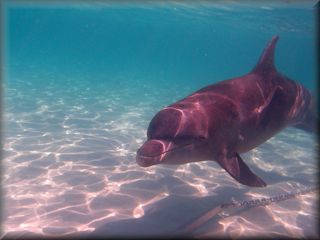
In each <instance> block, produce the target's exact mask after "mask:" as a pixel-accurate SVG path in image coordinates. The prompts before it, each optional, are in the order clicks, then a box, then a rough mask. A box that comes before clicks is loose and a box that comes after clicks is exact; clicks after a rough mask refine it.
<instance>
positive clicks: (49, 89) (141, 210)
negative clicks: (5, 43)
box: [2, 80, 318, 238]
mask: <svg viewBox="0 0 320 240" xmlns="http://www.w3.org/2000/svg"><path fill="white" fill-rule="evenodd" d="M71 82H72V81H70V83H69V84H68V83H66V86H65V87H63V88H62V87H61V86H60V87H59V86H57V85H56V84H54V83H51V84H50V83H48V84H46V85H45V86H36V85H33V84H32V82H31V83H30V82H29V83H26V82H25V81H20V80H17V82H16V84H12V85H10V86H6V87H5V101H4V105H5V111H4V140H3V142H4V149H3V157H4V159H3V162H2V164H3V178H2V186H3V194H4V197H3V210H4V211H3V214H4V222H3V233H2V236H4V235H6V236H13V235H16V236H25V234H30V233H33V234H38V235H39V236H40V235H45V236H66V235H69V234H74V233H76V234H80V235H82V234H89V235H90V234H95V235H96V236H100V235H101V236H142V235H143V236H146V235H150V236H160V235H164V236H168V235H172V234H179V232H180V231H181V229H183V226H185V225H186V224H188V223H190V221H191V222H192V220H193V219H195V218H196V217H198V216H201V215H202V214H204V213H205V212H208V211H209V210H210V209H213V208H215V207H217V206H218V205H220V204H223V203H228V202H230V201H231V200H232V199H233V200H237V201H241V200H244V199H248V200H250V199H256V198H263V197H272V196H276V195H278V194H284V193H288V192H291V191H296V190H303V189H306V188H307V187H312V186H315V184H317V179H316V175H317V173H318V169H317V164H316V151H315V149H316V147H317V143H316V137H315V135H311V134H309V133H305V132H303V131H301V130H298V129H294V128H287V129H285V130H284V131H282V132H281V133H279V134H278V135H276V136H275V137H273V138H272V139H270V140H269V141H267V142H266V143H264V144H263V145H261V146H259V147H258V148H256V149H254V150H252V151H250V152H248V153H246V154H242V157H243V159H244V161H245V162H246V163H247V164H248V165H249V166H250V168H251V169H252V170H253V171H254V172H255V173H256V174H257V175H258V176H260V177H261V178H262V179H264V180H265V182H267V183H268V186H267V187H266V188H249V187H246V186H243V185H241V184H239V183H237V182H236V181H234V180H233V179H232V178H231V177H230V176H229V175H228V174H227V173H226V172H225V171H224V170H223V169H221V168H220V167H219V166H218V164H217V163H215V162H213V161H206V162H198V163H190V164H185V165H180V166H165V165H158V166H152V167H149V168H141V167H139V166H138V165H137V164H136V162H135V152H136V150H137V149H138V148H139V146H140V145H141V144H142V143H143V141H144V140H145V138H146V128H147V126H148V122H149V121H150V119H151V117H152V116H153V114H154V113H155V112H157V111H158V110H159V109H160V108H161V107H163V106H164V105H163V102H168V103H170V102H172V101H174V100H175V99H174V98H175V97H176V96H177V95H175V94H177V93H174V92H173V90H171V92H168V91H167V89H166V88H164V89H163V90H158V91H157V92H155V91H154V89H153V90H152V89H148V87H147V86H140V88H139V89H138V88H137V89H132V88H120V87H119V88H117V89H118V90H114V89H110V87H109V88H108V86H104V85H103V84H100V85H99V84H97V85H95V86H93V85H92V84H90V83H83V84H82V85H81V84H80V85H77V86H73V85H72V84H71ZM161 91H162V92H161ZM137 96H139V97H137ZM146 100H148V101H146ZM161 101H162V103H159V102H161ZM317 202H318V194H317V192H309V193H306V194H303V195H300V196H297V197H295V198H291V199H288V200H285V201H281V202H275V203H272V204H270V205H267V206H258V207H254V208H250V209H246V210H244V211H236V212H235V213H231V214H229V215H227V216H225V217H214V218H212V219H211V220H209V221H207V222H206V224H204V225H202V226H200V227H198V228H196V229H193V231H192V233H190V234H193V235H194V236H198V237H208V236H227V237H233V238H237V237H240V236H241V237H243V236H289V237H298V238H299V237H310V236H313V237H315V236H317V233H318V229H317V222H318V213H317V212H318V211H317V210H318V209H317ZM92 232H93V233H92Z"/></svg>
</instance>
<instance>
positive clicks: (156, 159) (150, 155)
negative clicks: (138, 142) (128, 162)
mask: <svg viewBox="0 0 320 240" xmlns="http://www.w3.org/2000/svg"><path fill="white" fill-rule="evenodd" d="M190 145H192V143H185V144H182V145H179V146H173V143H172V142H169V141H163V140H150V141H147V142H146V143H145V144H143V145H142V147H141V148H139V149H138V151H137V157H136V161H137V163H138V164H139V165H140V166H142V167H148V166H152V165H155V164H159V163H161V162H163V160H164V156H165V154H167V153H170V152H173V151H177V150H180V149H182V148H185V147H188V146H190Z"/></svg>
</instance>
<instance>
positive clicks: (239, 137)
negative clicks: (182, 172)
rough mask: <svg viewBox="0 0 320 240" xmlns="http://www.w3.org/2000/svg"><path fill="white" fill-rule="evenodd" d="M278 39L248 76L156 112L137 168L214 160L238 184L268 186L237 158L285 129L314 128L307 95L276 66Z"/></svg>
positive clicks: (268, 46) (214, 85) (140, 151)
mask: <svg viewBox="0 0 320 240" xmlns="http://www.w3.org/2000/svg"><path fill="white" fill-rule="evenodd" d="M278 38H279V37H278V36H274V37H273V38H272V39H271V41H270V42H269V44H268V45H267V47H266V48H265V50H264V52H263V53H262V55H261V57H260V59H259V62H258V63H257V65H256V66H255V67H254V69H253V70H252V71H251V72H250V73H249V74H247V75H245V76H242V77H237V78H233V79H229V80H224V81H221V82H219V83H217V84H212V85H209V86H207V87H204V88H202V89H200V90H198V91H196V92H194V93H193V94H191V95H189V96H187V97H186V98H184V99H182V100H180V101H178V102H175V103H173V104H171V105H169V106H167V107H165V108H164V109H162V110H161V111H160V112H158V113H157V114H156V115H155V116H154V117H153V119H152V120H151V122H150V124H149V127H148V131H147V141H146V142H145V143H144V144H143V145H142V146H141V147H140V149H139V150H138V151H137V157H136V160H137V163H138V164H139V165H140V166H142V167H148V166H151V165H155V164H160V163H162V164H183V163H188V162H197V161H204V160H214V161H216V162H218V164H219V165H220V166H221V167H222V168H224V169H225V170H226V171H227V172H228V173H229V174H230V175H231V176H232V177H233V178H234V179H236V180H237V181H238V182H240V183H242V184H244V185H247V186H254V187H264V186H266V183H265V182H264V181H263V180H262V179H261V178H260V177H258V176H257V175H255V174H254V173H253V172H252V171H251V170H250V169H249V167H248V166H247V165H246V164H245V163H244V161H243V160H242V159H241V157H240V155H239V153H244V152H247V151H249V150H251V149H253V148H255V147H257V146H259V145H260V144H262V143H263V142H265V141H267V140H268V139H269V138H271V137H272V136H274V135H275V134H276V133H278V132H279V131H281V130H282V129H284V128H285V127H287V126H290V125H296V126H298V127H300V128H302V129H305V130H311V129H313V128H314V127H315V124H313V123H312V122H313V120H314V118H315V113H314V112H313V111H312V105H313V104H312V102H313V101H312V98H311V94H310V93H309V91H308V90H307V89H305V88H304V87H303V86H302V85H300V84H299V83H297V82H294V81H292V80H290V79H289V78H287V77H286V76H284V75H282V74H281V73H279V72H278V71H277V70H276V68H275V66H274V51H275V45H276V42H277V40H278Z"/></svg>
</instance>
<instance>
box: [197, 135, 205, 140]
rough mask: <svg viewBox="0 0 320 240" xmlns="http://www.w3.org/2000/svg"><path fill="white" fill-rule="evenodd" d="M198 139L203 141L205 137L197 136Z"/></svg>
mask: <svg viewBox="0 0 320 240" xmlns="http://www.w3.org/2000/svg"><path fill="white" fill-rule="evenodd" d="M198 139H199V140H201V141H204V140H206V137H205V136H198Z"/></svg>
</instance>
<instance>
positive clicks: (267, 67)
mask: <svg viewBox="0 0 320 240" xmlns="http://www.w3.org/2000/svg"><path fill="white" fill-rule="evenodd" d="M278 39H279V36H278V35H275V36H273V37H272V39H271V41H270V42H269V43H268V45H267V46H266V48H265V49H264V51H263V53H262V55H261V57H260V59H259V62H258V64H257V65H256V66H255V68H254V69H253V72H258V73H259V72H260V73H261V72H264V73H266V72H267V71H271V70H275V66H274V51H275V47H276V43H277V40H278Z"/></svg>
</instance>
